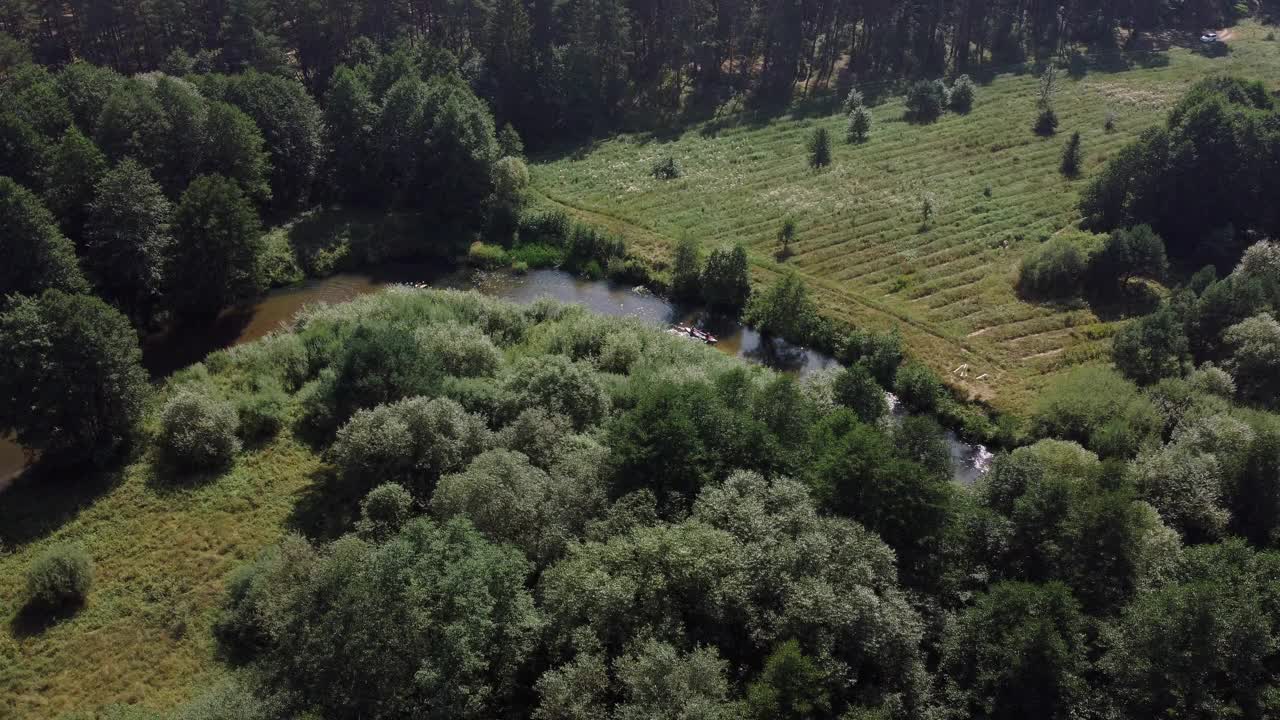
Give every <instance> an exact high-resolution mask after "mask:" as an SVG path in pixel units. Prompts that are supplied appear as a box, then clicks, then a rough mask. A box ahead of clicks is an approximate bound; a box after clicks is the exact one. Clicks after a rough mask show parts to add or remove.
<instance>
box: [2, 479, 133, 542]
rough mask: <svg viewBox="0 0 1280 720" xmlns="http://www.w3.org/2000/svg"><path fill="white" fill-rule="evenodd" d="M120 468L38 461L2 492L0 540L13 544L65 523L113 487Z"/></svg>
mask: <svg viewBox="0 0 1280 720" xmlns="http://www.w3.org/2000/svg"><path fill="white" fill-rule="evenodd" d="M120 478H121V473H120V471H119V470H109V471H94V470H86V469H84V468H67V467H53V466H52V465H50V464H48V463H46V462H43V461H37V462H36V464H34V465H32V466H31V467H29V468H27V469H26V470H25V471H24V472H23V473H22V475H20V476H18V478H17V479H16V480H14V483H13V485H12V486H11V487H10V488H9V489H8V490H6V491H5V492H4V494H3V495H0V542H3V544H5V545H8V546H10V547H12V546H16V545H25V544H27V543H29V542H32V541H34V540H39V539H40V538H43V537H45V536H47V535H49V534H51V533H53V532H54V531H56V530H57V529H58V528H60V527H62V526H63V525H64V524H66V523H67V522H68V521H70V520H71V519H72V518H74V517H75V516H76V515H78V514H79V513H80V511H81V510H83V509H85V508H87V507H89V506H90V505H92V504H93V503H94V502H95V501H97V500H98V498H100V497H102V496H103V495H105V494H106V493H107V492H108V491H110V490H111V489H112V488H114V487H115V486H116V485H117V484H118V483H119V482H120Z"/></svg>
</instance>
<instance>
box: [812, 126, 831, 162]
mask: <svg viewBox="0 0 1280 720" xmlns="http://www.w3.org/2000/svg"><path fill="white" fill-rule="evenodd" d="M830 164H831V134H830V133H828V132H827V129H826V128H824V127H818V128H814V129H813V135H811V136H810V137H809V167H811V168H813V169H815V170H818V169H821V168H824V167H826V166H828V165H830Z"/></svg>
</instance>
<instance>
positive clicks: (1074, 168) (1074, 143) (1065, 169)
mask: <svg viewBox="0 0 1280 720" xmlns="http://www.w3.org/2000/svg"><path fill="white" fill-rule="evenodd" d="M1083 161H1084V154H1083V151H1081V149H1080V133H1079V132H1074V133H1071V139H1070V140H1068V141H1067V146H1066V148H1064V149H1063V151H1062V174H1063V175H1066V176H1067V177H1069V178H1073V177H1076V176H1078V175H1079V174H1080V164H1081V163H1082V162H1083Z"/></svg>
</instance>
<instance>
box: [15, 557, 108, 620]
mask: <svg viewBox="0 0 1280 720" xmlns="http://www.w3.org/2000/svg"><path fill="white" fill-rule="evenodd" d="M92 584H93V562H92V561H91V560H90V559H89V554H88V553H87V552H85V550H84V548H82V547H80V546H78V545H55V546H53V547H51V548H49V549H48V550H45V551H44V552H43V553H41V554H40V555H39V556H38V557H37V558H36V559H35V561H34V562H32V563H31V567H30V568H29V569H28V570H27V598H28V601H29V602H30V603H32V604H33V605H35V606H37V607H40V608H43V609H46V610H56V609H58V608H63V607H68V606H72V605H79V604H81V603H83V602H84V600H85V597H87V596H88V594H89V586H90V585H92Z"/></svg>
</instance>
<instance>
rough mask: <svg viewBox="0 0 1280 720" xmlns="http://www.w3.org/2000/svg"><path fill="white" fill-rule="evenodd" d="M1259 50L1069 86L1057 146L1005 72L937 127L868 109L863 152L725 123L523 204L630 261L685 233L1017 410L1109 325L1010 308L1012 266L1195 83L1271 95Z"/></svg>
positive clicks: (617, 156) (654, 255)
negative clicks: (737, 251) (612, 238)
mask: <svg viewBox="0 0 1280 720" xmlns="http://www.w3.org/2000/svg"><path fill="white" fill-rule="evenodd" d="M1267 34H1268V31H1267V29H1266V28H1263V27H1262V26H1259V25H1253V24H1244V25H1241V26H1239V27H1237V28H1235V29H1234V35H1233V37H1232V40H1231V42H1230V43H1229V50H1230V51H1229V53H1228V54H1226V55H1225V56H1223V57H1218V58H1210V57H1207V56H1206V55H1204V54H1201V53H1200V52H1198V50H1199V49H1198V48H1196V49H1190V48H1181V47H1174V48H1172V49H1171V50H1170V51H1169V52H1167V53H1162V54H1158V55H1155V56H1150V57H1147V58H1145V59H1144V61H1139V60H1136V59H1135V60H1132V61H1130V62H1128V63H1126V64H1125V65H1124V66H1123V67H1117V63H1095V64H1094V65H1093V66H1092V67H1090V69H1089V70H1088V72H1087V73H1084V74H1083V75H1078V76H1075V77H1072V76H1071V75H1069V74H1068V73H1066V72H1062V73H1060V74H1059V81H1058V90H1057V93H1056V95H1055V99H1054V107H1055V109H1056V111H1057V114H1058V117H1059V119H1060V125H1059V127H1058V133H1057V135H1056V136H1054V137H1050V138H1042V137H1039V136H1037V135H1036V134H1035V133H1034V132H1033V131H1032V125H1033V123H1034V121H1035V118H1036V115H1037V108H1036V99H1037V94H1038V90H1039V78H1038V77H1037V76H1036V75H1035V74H1034V73H1032V72H1027V73H1011V74H1004V75H999V76H997V77H995V78H994V79H993V80H992V81H991V82H989V83H984V84H979V85H978V87H977V96H976V101H975V103H974V106H973V109H972V111H971V112H970V113H968V114H967V115H958V114H954V113H948V114H946V115H944V116H943V117H942V118H941V119H940V120H939V121H937V122H936V123H932V124H928V125H921V124H913V123H909V122H907V121H906V120H904V119H903V104H902V100H901V97H898V96H894V97H888V98H885V99H884V101H882V102H881V103H880V104H877V105H875V106H874V107H873V108H872V115H873V118H874V123H873V127H872V130H871V135H870V139H869V141H868V142H866V143H865V144H861V145H850V144H845V143H844V142H843V139H844V137H845V125H846V119H845V117H844V116H843V115H841V114H839V112H838V111H837V112H833V113H832V114H827V113H826V112H823V113H820V114H817V115H814V114H807V115H806V114H803V113H794V114H791V115H785V116H782V117H778V118H776V119H773V120H771V121H767V122H766V121H761V122H754V121H753V120H751V119H746V118H740V119H738V121H737V122H729V123H725V122H724V121H723V120H721V121H720V122H719V123H718V125H712V124H701V125H693V126H689V127H686V128H684V129H683V132H682V133H680V134H679V135H678V136H672V135H668V136H663V137H661V138H658V137H654V136H651V135H647V134H646V135H639V134H637V135H620V136H618V137H615V138H612V139H610V140H607V141H605V142H601V143H598V144H595V145H593V146H591V147H589V148H583V149H580V150H579V151H577V152H574V153H571V154H567V155H564V156H557V157H554V158H544V159H543V161H542V162H539V163H537V164H535V165H534V166H533V168H532V176H533V185H534V187H535V189H536V190H537V193H538V194H539V195H540V196H541V198H542V199H543V200H544V201H545V202H547V203H548V204H550V205H553V206H560V207H563V208H565V209H567V210H569V211H570V212H571V213H572V214H574V215H576V216H578V217H579V218H580V219H583V220H586V221H588V222H593V223H596V224H600V225H604V226H606V227H608V228H610V229H612V230H614V231H617V232H621V233H623V234H624V235H626V236H627V237H628V239H629V240H630V241H631V246H632V248H633V251H635V252H637V253H640V254H644V255H648V256H650V258H651V259H654V260H656V261H658V262H664V261H666V260H668V259H669V257H670V255H669V253H670V250H671V249H672V248H673V247H674V245H675V242H676V240H677V239H678V238H679V237H681V236H682V235H684V234H686V233H687V234H689V235H692V236H693V237H696V238H698V239H700V240H701V241H702V242H703V245H704V248H711V247H715V246H717V245H720V244H724V243H731V242H741V243H743V244H745V245H746V247H747V249H748V251H749V253H750V254H751V258H752V263H753V267H754V272H755V274H756V279H757V280H758V281H767V280H768V279H769V278H771V277H772V276H773V275H774V274H775V273H776V272H778V271H779V270H780V269H782V268H784V267H791V268H794V269H796V270H797V271H799V272H800V273H801V274H802V275H803V277H804V278H805V280H806V281H807V282H808V284H809V286H810V288H811V289H812V290H813V291H814V292H816V293H817V295H818V296H819V301H820V304H821V306H822V308H823V310H824V312H826V313H827V314H829V315H830V316H832V317H834V318H840V319H847V320H850V321H853V322H855V323H858V324H861V325H867V326H871V327H881V328H883V327H887V326H889V325H892V324H894V323H897V324H899V325H900V326H901V327H902V330H903V332H904V335H905V336H906V338H907V340H908V343H909V345H910V347H911V349H912V350H913V352H914V353H915V354H916V355H917V356H918V357H920V358H921V359H923V360H925V361H927V362H929V363H930V364H931V365H933V366H934V367H935V369H937V370H939V371H941V372H943V373H945V374H947V375H948V377H949V378H950V379H951V380H952V381H953V382H955V383H956V384H958V385H960V386H962V387H964V388H965V389H967V390H968V391H969V392H970V393H972V394H973V395H975V396H977V397H980V398H984V399H987V400H990V401H992V402H994V403H995V404H996V405H997V406H998V407H1001V408H1005V409H1013V410H1018V409H1021V408H1023V407H1024V406H1025V403H1026V401H1027V400H1028V399H1029V398H1030V397H1032V396H1033V394H1034V392H1035V390H1036V389H1037V388H1039V387H1041V386H1042V385H1043V384H1044V382H1045V379H1046V378H1047V377H1048V376H1050V375H1052V374H1054V373H1056V372H1059V371H1061V370H1062V369H1064V368H1066V367H1069V366H1071V365H1074V364H1079V363H1082V362H1089V361H1092V360H1095V359H1097V358H1099V357H1103V356H1105V354H1106V351H1107V348H1108V346H1109V338H1110V336H1111V335H1112V334H1114V332H1115V330H1116V329H1117V323H1118V321H1119V320H1118V318H1115V317H1112V316H1105V315H1104V316H1103V317H1099V314H1098V313H1095V312H1093V311H1092V310H1091V309H1090V308H1088V307H1087V306H1083V305H1082V306H1075V307H1062V306H1046V305H1039V304H1033V303H1029V302H1025V301H1023V300H1021V299H1020V298H1019V297H1018V296H1017V295H1016V293H1015V291H1014V280H1015V278H1016V274H1017V268H1018V264H1019V261H1020V260H1021V258H1022V257H1023V256H1024V255H1025V254H1026V253H1027V252H1028V251H1029V250H1031V249H1032V248H1034V247H1035V246H1036V245H1038V244H1039V243H1041V242H1043V241H1045V240H1047V239H1048V238H1049V237H1051V236H1052V235H1054V234H1055V233H1058V232H1061V231H1063V230H1067V229H1070V228H1073V227H1075V226H1076V225H1077V224H1078V223H1079V220H1080V216H1079V213H1078V211H1077V209H1076V205H1077V200H1078V198H1079V195H1080V192H1081V191H1082V190H1083V189H1084V188H1085V186H1086V185H1087V183H1088V182H1089V179H1090V178H1091V177H1092V176H1093V175H1094V174H1095V173H1096V172H1098V170H1099V169H1100V168H1101V166H1102V165H1103V164H1104V163H1105V162H1106V161H1107V160H1108V158H1109V157H1110V156H1111V155H1112V154H1114V153H1115V152H1116V151H1117V150H1119V149H1120V148H1121V147H1122V146H1124V145H1125V144H1126V143H1128V142H1130V141H1131V140H1133V139H1134V138H1135V137H1137V136H1138V134H1139V133H1141V132H1142V131H1143V130H1145V129H1147V128H1149V127H1151V126H1152V125H1155V124H1157V123H1160V122H1162V121H1163V118H1164V115H1165V111H1166V110H1167V109H1168V108H1169V107H1170V106H1171V105H1172V104H1173V103H1175V102H1176V101H1177V100H1178V98H1180V97H1181V96H1182V94H1183V93H1184V92H1185V91H1186V90H1187V89H1188V88H1189V87H1190V86H1191V85H1192V84H1193V83H1195V82H1196V81H1198V80H1200V79H1202V78H1204V77H1206V76H1210V75H1214V74H1233V75H1237V76H1240V77H1244V78H1248V79H1262V80H1264V81H1265V82H1269V83H1275V82H1276V80H1275V78H1277V77H1280V73H1277V68H1278V67H1280V42H1276V41H1272V40H1266V39H1265V37H1266V36H1267ZM1099 65H1101V66H1102V67H1099ZM835 105H838V102H837V103H835ZM833 109H834V108H833ZM1109 115H1110V116H1113V117H1114V119H1115V122H1114V130H1112V131H1108V130H1107V129H1106V128H1105V125H1106V120H1107V117H1108V116H1109ZM818 126H823V127H826V128H827V129H828V131H829V132H830V133H831V135H832V138H833V140H836V142H834V143H833V150H834V153H833V155H834V157H833V162H832V164H831V165H830V166H829V167H827V168H825V169H823V170H820V171H814V170H811V169H810V167H809V164H808V157H807V153H806V149H805V143H806V140H807V139H808V137H809V136H810V134H811V133H812V132H813V129H814V128H815V127H818ZM1076 131H1079V132H1080V134H1081V136H1082V138H1083V148H1084V153H1085V161H1084V166H1083V169H1082V173H1081V175H1080V176H1079V177H1078V178H1076V179H1067V178H1065V177H1064V176H1063V175H1062V174H1061V173H1060V172H1059V164H1060V161H1061V157H1062V149H1063V145H1064V144H1065V143H1066V142H1067V139H1068V138H1069V137H1070V136H1071V134H1072V133H1073V132H1076ZM667 156H671V157H674V158H675V159H676V160H677V161H678V162H679V163H680V165H681V166H682V168H683V174H682V176H681V177H679V178H677V179H673V180H660V179H656V178H654V177H653V174H652V172H651V171H652V168H653V165H654V164H655V163H656V162H657V161H658V160H660V159H662V158H665V157H667ZM926 198H927V199H928V202H929V203H930V204H931V205H932V217H931V218H930V220H929V221H928V223H927V224H926V223H924V222H923V221H922V207H923V205H924V204H925V202H926ZM788 215H790V216H791V217H793V218H795V219H796V222H797V226H798V227H797V233H796V242H795V243H794V244H793V245H792V251H793V255H792V256H791V257H790V258H789V259H788V260H786V262H785V263H779V262H777V261H776V260H775V252H776V250H777V239H776V238H777V231H778V228H779V226H780V225H781V223H782V220H783V218H784V217H785V216H788ZM961 365H967V368H965V369H964V370H963V371H961V373H954V372H953V371H954V370H956V369H957V368H959V367H960V366H961ZM962 375H963V376H962ZM979 377H982V379H981V380H978V378H979Z"/></svg>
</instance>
